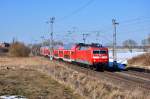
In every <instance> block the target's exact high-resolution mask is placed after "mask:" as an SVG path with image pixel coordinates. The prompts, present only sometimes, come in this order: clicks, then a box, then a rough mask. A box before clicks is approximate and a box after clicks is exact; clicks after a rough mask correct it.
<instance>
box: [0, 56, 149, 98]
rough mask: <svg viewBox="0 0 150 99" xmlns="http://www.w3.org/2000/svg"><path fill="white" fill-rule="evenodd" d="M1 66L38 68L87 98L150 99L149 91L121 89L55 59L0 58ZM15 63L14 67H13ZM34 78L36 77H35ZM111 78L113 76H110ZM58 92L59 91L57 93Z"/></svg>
mask: <svg viewBox="0 0 150 99" xmlns="http://www.w3.org/2000/svg"><path fill="white" fill-rule="evenodd" d="M0 61H1V62H0V66H1V68H6V67H7V68H12V69H16V68H18V67H19V68H22V69H24V68H28V69H31V70H37V71H39V72H41V73H43V74H46V75H48V76H50V77H51V78H52V79H55V80H56V81H57V82H59V83H61V84H62V85H64V86H69V87H70V88H71V89H72V90H74V91H75V92H74V93H78V94H80V95H81V96H83V97H85V98H87V99H150V94H149V93H144V92H142V91H141V90H138V89H137V88H135V89H132V90H128V91H127V90H121V89H120V88H119V86H118V87H117V86H114V85H113V84H111V83H109V81H103V80H99V79H96V78H93V77H90V76H87V75H85V74H83V73H80V72H78V71H75V70H72V69H70V68H68V67H67V66H63V65H58V64H56V63H55V62H54V61H49V60H45V59H44V58H41V57H29V58H7V57H5V58H0ZM12 65H13V67H11V66H12ZM33 78H34V77H33ZM110 79H111V78H110ZM57 94H58V93H57Z"/></svg>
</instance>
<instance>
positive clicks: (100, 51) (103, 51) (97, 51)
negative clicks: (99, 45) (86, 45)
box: [93, 50, 107, 54]
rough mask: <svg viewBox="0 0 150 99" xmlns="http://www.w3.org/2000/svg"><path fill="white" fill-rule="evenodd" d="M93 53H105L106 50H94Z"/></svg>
mask: <svg viewBox="0 0 150 99" xmlns="http://www.w3.org/2000/svg"><path fill="white" fill-rule="evenodd" d="M93 54H107V51H106V50H96V51H93Z"/></svg>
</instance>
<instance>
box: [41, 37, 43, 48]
mask: <svg viewBox="0 0 150 99" xmlns="http://www.w3.org/2000/svg"><path fill="white" fill-rule="evenodd" d="M41 39H42V46H44V36H41Z"/></svg>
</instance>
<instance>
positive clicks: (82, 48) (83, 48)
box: [79, 46, 89, 50]
mask: <svg viewBox="0 0 150 99" xmlns="http://www.w3.org/2000/svg"><path fill="white" fill-rule="evenodd" d="M88 48H89V47H87V46H81V47H80V49H79V50H87V49H88Z"/></svg>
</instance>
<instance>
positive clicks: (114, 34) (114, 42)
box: [112, 19, 119, 65]
mask: <svg viewBox="0 0 150 99" xmlns="http://www.w3.org/2000/svg"><path fill="white" fill-rule="evenodd" d="M112 25H113V28H114V30H113V63H114V64H113V65H116V64H115V63H116V62H117V53H116V44H117V43H116V25H119V23H117V22H116V20H115V19H112Z"/></svg>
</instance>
